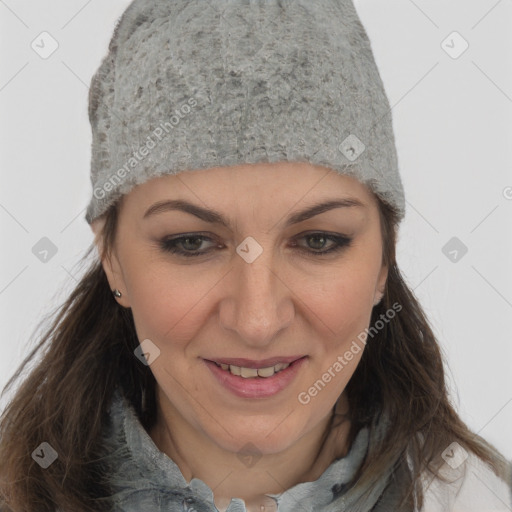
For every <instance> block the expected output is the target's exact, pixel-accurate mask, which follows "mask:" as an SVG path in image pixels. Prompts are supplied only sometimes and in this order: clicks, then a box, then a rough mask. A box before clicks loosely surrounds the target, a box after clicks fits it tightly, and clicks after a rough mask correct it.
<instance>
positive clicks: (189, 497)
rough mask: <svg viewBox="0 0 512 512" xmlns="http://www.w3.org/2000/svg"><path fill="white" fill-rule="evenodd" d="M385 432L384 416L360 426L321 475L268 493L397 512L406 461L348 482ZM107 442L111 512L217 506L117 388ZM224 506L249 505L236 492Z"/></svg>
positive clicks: (297, 501)
mask: <svg viewBox="0 0 512 512" xmlns="http://www.w3.org/2000/svg"><path fill="white" fill-rule="evenodd" d="M385 432H386V424H385V422H381V423H380V424H379V426H378V428H377V429H375V431H374V432H373V433H370V430H369V429H368V428H363V429H361V430H360V431H359V432H358V434H357V436H356V438H355V439H354V442H353V443H352V446H351V447H350V450H349V452H348V453H347V455H346V456H345V457H341V458H339V459H336V460H335V461H334V462H333V463H332V464H331V465H330V466H329V467H328V468H327V469H326V470H325V472H324V473H323V474H322V475H321V476H320V478H318V479H317V480H315V481H312V482H304V483H299V484H297V485H295V486H293V487H291V488H290V489H288V490H286V491H285V492H283V493H280V494H268V495H267V496H269V497H271V498H273V499H274V500H275V501H276V503H277V505H278V510H279V511H280V512H281V511H282V512H292V511H293V512H299V511H301V512H306V511H315V512H317V511H320V512H334V511H345V510H346V511H350V512H391V511H393V512H396V511H397V510H398V502H399V500H400V497H401V495H402V491H403V489H404V486H405V485H406V484H408V483H409V481H410V476H409V474H408V468H407V466H406V464H402V465H400V466H399V467H398V470H396V471H393V468H391V467H390V468H389V469H388V471H386V472H385V473H384V474H381V475H379V477H378V478H377V479H376V480H375V481H374V482H373V483H372V484H371V485H369V486H368V487H367V488H363V489H360V490H357V491H356V490H355V489H354V488H353V487H351V486H350V484H349V482H350V481H351V480H352V477H353V476H354V474H355V473H356V471H357V469H358V468H359V467H360V465H361V463H362V462H363V460H364V457H365V455H366V453H367V450H368V447H369V446H371V445H372V444H374V443H379V442H380V440H381V439H382V437H383V435H384V433H385ZM370 434H371V435H370ZM105 447H106V462H107V464H108V466H109V467H110V468H111V470H110V476H109V483H110V485H111V486H112V490H113V495H112V496H111V500H112V504H113V509H112V510H113V512H140V511H144V512H160V511H162V512H163V511H183V512H203V511H204V512H218V509H217V508H216V506H215V504H214V501H213V491H212V490H211V489H210V487H208V485H206V484H205V483H204V482H203V481H202V480H199V479H197V478H193V479H192V480H191V481H190V482H189V483H187V482H186V480H185V479H184V477H183V475H182V473H181V471H180V469H179V467H178V466H177V464H176V463H175V462H174V461H172V460H171V459H170V458H169V457H168V456H167V455H166V454H164V453H163V452H161V451H160V450H159V449H158V448H157V446H156V445H155V444H154V442H153V440H152V439H151V437H150V436H149V434H148V433H147V432H146V430H145V429H144V427H143V426H142V424H141V423H140V421H139V419H138V417H137V414H136V412H135V410H134V408H133V406H132V405H131V404H130V403H129V402H128V400H127V399H126V398H125V397H124V396H123V395H122V393H121V392H120V390H119V388H118V389H116V391H115V393H114V399H113V401H112V403H111V407H110V423H109V425H108V427H107V428H106V430H105ZM409 510H412V508H411V509H409ZM226 512H247V509H246V507H245V503H244V501H243V500H241V499H238V498H233V499H232V500H231V503H230V505H229V507H228V508H227V510H226Z"/></svg>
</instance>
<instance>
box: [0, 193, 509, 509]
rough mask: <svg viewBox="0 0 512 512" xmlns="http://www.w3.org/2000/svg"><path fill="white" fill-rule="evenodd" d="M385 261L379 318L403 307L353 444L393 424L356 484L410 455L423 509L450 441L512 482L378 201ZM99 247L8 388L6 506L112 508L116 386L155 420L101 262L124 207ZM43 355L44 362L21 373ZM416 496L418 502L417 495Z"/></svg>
mask: <svg viewBox="0 0 512 512" xmlns="http://www.w3.org/2000/svg"><path fill="white" fill-rule="evenodd" d="M378 203H379V214H380V223H381V232H382V239H383V262H384V263H385V264H386V265H387V266H388V279H387V283H386V289H385V294H384V297H383V299H382V301H381V302H380V303H379V304H378V305H377V306H375V307H374V309H373V312H372V317H371V325H373V324H374V323H375V321H376V320H377V319H378V318H379V317H380V315H381V314H382V313H385V312H386V311H388V310H389V308H390V307H391V305H392V304H394V303H399V304H400V305H401V306H402V309H401V311H400V313H399V314H397V315H396V316H395V317H394V318H393V320H392V321H390V322H388V323H386V324H385V326H384V328H383V329H381V330H379V331H378V332H377V333H376V334H375V336H374V338H373V339H372V341H371V342H370V341H369V342H368V345H367V347H366V349H365V350H364V352H363V356H362V359H361V361H360V363H359V365H358V367H357V369H356V371H355V373H354V375H353V376H352V378H351V380H350V381H349V383H348V385H347V388H346V392H347V396H348V399H349V405H350V418H351V430H350V433H349V442H350V443H351V442H352V440H353V439H354V437H355V435H356V434H357V432H358V431H359V430H360V429H361V428H362V427H365V426H368V427H370V428H373V427H374V426H375V418H376V417H377V416H379V415H381V414H385V415H386V416H387V417H388V418H389V419H390V421H391V425H392V428H391V429H389V431H388V432H387V434H386V437H385V438H384V439H383V441H382V443H379V444H378V445H377V446H375V447H373V448H372V449H370V450H369V452H368V454H367V456H366V458H365V460H364V463H363V465H362V466H361V468H360V469H359V470H358V472H357V474H356V476H355V478H354V482H355V485H358V486H359V485H361V486H370V487H371V485H372V482H374V481H375V480H376V479H377V478H378V476H379V475H380V474H382V472H383V471H384V470H386V468H389V467H390V465H393V467H395V468H396V464H395V462H393V461H396V460H397V457H398V460H402V462H403V460H404V458H405V457H406V454H407V453H409V454H410V457H411V459H410V462H411V464H412V465H411V468H410V473H409V475H410V478H409V479H408V481H409V482H410V485H409V484H408V485H407V489H406V491H407V492H406V493H404V499H403V503H404V504H407V503H409V504H410V503H416V504H417V506H418V507H421V506H422V503H423V493H422V489H421V486H419V485H418V482H419V476H420V474H421V473H422V472H423V471H426V472H427V473H429V472H430V473H431V475H432V476H435V475H437V474H438V470H439V467H440V466H441V464H442V462H443V461H442V458H441V453H442V452H443V450H444V449H445V448H446V447H447V446H448V445H450V444H451V443H452V442H453V441H457V442H458V443H459V444H460V445H461V446H463V447H465V449H466V450H468V451H471V452H473V453H474V454H476V455H477V456H478V457H479V458H480V459H482V460H483V461H485V462H486V463H487V464H488V465H489V466H490V467H491V468H492V470H493V471H494V472H495V473H496V474H497V475H498V476H500V477H501V478H503V479H507V478H509V474H508V471H509V469H508V463H507V461H506V460H505V458H504V457H503V456H502V455H501V454H500V453H499V452H498V451H497V450H496V449H495V448H494V447H493V446H491V445H490V444H489V443H487V442H486V441H485V440H484V439H482V438H481V437H479V436H477V435H476V434H474V433H473V432H471V431H470V430H469V429H468V427H467V426H466V425H465V424H464V423H463V422H462V421H461V419H460V418H459V416H458V415H457V413H456V412H455V410H454V407H453V406H452V404H451V403H450V400H449V398H448V392H447V387H446V383H445V371H444V364H443V357H442V353H441V350H440V347H439V344H438V342H437V341H436V338H435V336H434V333H433V331H432V329H431V327H430V325H429V322H428V320H427V318H426V316H425V314H424V312H423V310H422V308H421V306H420V304H419V302H418V300H417V299H416V297H415V296H414V294H413V292H412V291H411V290H410V289H409V288H408V286H407V285H406V283H405V282H404V280H403V278H402V276H401V274H400V271H399V269H398V267H397V265H396V260H395V245H396V231H397V226H398V223H397V215H396V212H395V211H394V210H393V208H392V207H390V206H389V205H387V204H386V203H384V202H383V201H381V200H380V199H378ZM104 215H105V217H106V219H105V224H104V226H103V230H102V232H101V233H100V235H99V236H100V237H101V239H102V241H103V245H102V251H101V254H99V255H98V253H97V251H96V247H95V245H94V244H91V246H90V247H89V249H88V250H87V252H86V254H85V255H84V257H83V258H82V260H81V263H84V262H86V261H87V260H88V259H89V257H90V256H91V253H93V252H94V255H93V256H94V258H93V261H92V262H88V263H87V265H88V266H87V267H86V271H85V272H84V274H83V277H82V278H81V280H80V282H79V283H78V284H77V286H76V287H75V288H74V290H73V291H72V293H71V294H70V296H69V297H68V298H67V300H65V302H64V303H63V304H62V305H60V306H59V307H57V308H56V309H55V311H53V312H52V313H50V315H48V317H47V318H46V319H45V320H44V321H46V320H49V319H50V318H53V320H52V321H51V324H50V326H49V327H47V328H45V330H44V332H43V334H42V336H41V338H40V340H39V342H38V343H37V345H36V346H35V348H34V349H33V350H32V352H31V353H30V354H29V355H28V356H27V358H26V359H25V360H24V361H23V362H22V363H21V365H20V367H19V368H18V369H17V371H16V372H15V374H14V375H13V376H12V377H11V379H10V380H9V381H8V383H7V385H6V386H5V388H4V390H3V392H2V395H3V394H4V393H5V392H6V391H7V390H8V389H10V388H11V387H12V385H13V383H14V382H16V381H17V380H21V383H20V384H19V386H18V389H17V390H16V392H15V393H14V394H13V397H12V399H10V401H9V403H8V405H7V407H6V408H5V410H4V411H3V413H2V416H1V417H0V461H1V464H0V509H1V510H2V511H4V510H5V511H9V512H54V511H55V510H58V509H59V508H60V509H62V510H73V512H101V511H108V510H109V499H108V498H109V495H110V490H109V485H108V468H107V467H105V466H104V465H103V463H102V456H103V455H104V450H103V444H102V431H103V427H104V425H105V424H106V421H108V406H109V404H110V401H111V399H112V393H113V390H114V388H115V387H116V386H117V385H121V387H122V389H123V392H124V394H125V396H126V397H127V399H128V400H129V402H130V403H131V404H132V405H133V407H134V409H135V411H136V413H137V416H138V417H139V419H140V421H141V423H142V425H143V426H144V428H146V429H149V428H150V427H151V426H152V425H153V423H154V422H155V419H156V398H155V379H154V377H153V374H152V373H151V370H150V369H149V367H148V366H145V365H141V364H140V362H139V361H138V359H137V358H136V357H134V354H133V351H134V350H135V348H136V347H137V346H138V344H139V340H138V338H137V334H136V331H135V325H134V321H133V316H132V312H131V309H127V308H124V307H121V306H120V305H118V303H117V302H116V301H115V300H114V298H113V297H112V292H111V290H110V287H109V283H108V281H107V278H106V275H105V272H104V270H103V267H102V265H101V260H103V258H105V257H109V255H110V253H111V249H112V247H113V245H114V242H115V237H116V227H117V224H118V215H119V203H116V204H114V205H113V206H112V207H111V208H110V209H109V210H108V211H107V212H106V213H105V214H104ZM36 354H40V355H41V359H40V361H39V362H37V364H36V365H35V367H34V368H33V369H32V370H31V371H30V372H29V373H28V375H27V376H26V377H24V378H21V375H22V372H23V370H24V368H25V367H26V366H27V364H28V363H29V362H31V361H32V360H33V359H34V358H35V356H36ZM42 442H47V443H49V444H50V445H51V446H52V447H53V448H54V449H55V451H56V452H57V454H58V458H57V459H56V460H55V462H53V463H52V464H51V465H50V466H49V467H48V468H46V469H43V468H41V467H40V466H39V465H38V464H37V463H36V462H35V460H34V459H33V458H32V456H31V454H32V453H33V452H34V450H36V448H37V447H38V446H39V445H40V444H41V443H42ZM411 500H412V501H411Z"/></svg>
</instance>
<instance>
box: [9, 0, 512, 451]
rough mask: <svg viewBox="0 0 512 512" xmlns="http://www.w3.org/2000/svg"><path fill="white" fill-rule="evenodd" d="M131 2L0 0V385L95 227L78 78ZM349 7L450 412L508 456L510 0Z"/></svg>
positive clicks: (511, 362)
mask: <svg viewBox="0 0 512 512" xmlns="http://www.w3.org/2000/svg"><path fill="white" fill-rule="evenodd" d="M128 4H129V2H128V1H126V0H109V1H108V2H106V1H100V0H89V1H86V0H65V1H64V0H53V1H51V2H50V1H45V0H38V1H27V0H24V1H22V0H0V34H1V36H0V37H1V48H0V58H1V61H0V62H1V67H0V120H1V121H0V130H1V133H0V148H1V151H0V172H1V185H0V229H1V235H2V238H1V240H2V242H1V247H2V250H1V252H0V257H1V263H0V315H1V316H0V322H1V324H0V325H1V338H0V346H1V349H2V354H3V356H2V358H0V388H2V387H3V386H4V385H5V383H6V382H7V380H8V378H9V377H10V376H11V375H12V373H13V372H14V371H15V369H16V368H17V367H18V364H19V363H20V362H21V360H22V358H23V357H25V356H26V355H27V354H28V352H29V348H31V347H32V346H34V343H35V339H34V338H33V334H34V329H35V328H36V326H37V324H38V322H40V321H41V320H42V318H43V315H44V314H47V313H49V312H50V311H51V310H52V309H53V308H55V307H56V306H57V305H58V304H59V303H60V301H61V300H64V298H65V297H66V294H67V293H68V292H69V290H70V289H71V287H72V286H73V285H74V284H75V279H76V278H77V277H78V276H79V275H80V270H79V269H78V268H77V267H76V266H75V265H76V263H77V262H78V260H79V258H80V256H81V255H82V254H83V253H84V251H85V250H86V248H87V247H88V246H89V244H90V243H92V233H91V232H90V228H89V226H88V225H87V223H86V222H85V220H84V217H83V216H84V213H85V207H86V205H87V202H88V200H89V195H90V194H91V188H90V183H89V175H88V173H89V164H90V143H91V134H90V127H89V122H88V118H87V99H88V97H87V95H88V86H89V83H90V79H91V77H92V75H93V73H94V72H95V71H96V69H97V67H98V66H99V64H100V61H101V58H102V57H103V56H104V55H105V54H106V51H107V46H108V42H109V40H110V37H111V35H112V31H113V28H114V25H115V21H116V20H117V18H118V17H119V16H120V15H121V14H122V12H123V11H124V9H125V8H126V6H127V5H128ZM356 8H357V10H358V12H359V15H360V17H361V20H362V22H363V25H364V26H365V28H366V30H367V32H368V34H369V36H370V40H371V42H372V47H373V50H374V53H375V58H376V60H377V64H378V66H379V69H380V72H381V76H382V78H383V81H384V84H385V87H386V91H387V94H388V97H389V100H390V104H391V106H392V112H393V117H394V127H395V134H396V141H397V149H398V157H399V164H400V169H401V173H402V178H403V183H404V187H405V192H406V199H407V212H406V218H405V220H404V222H403V223H402V227H401V230H400V238H399V246H398V262H399V266H400V267H401V269H402V271H403V273H404V275H405V276H406V278H407V282H408V283H409V285H410V287H411V288H412V289H413V290H414V292H415V293H416V295H417V296H418V298H419V299H420V301H421V303H422V305H423V306H424V308H425V310H426V312H427V315H428V316H429V318H430V320H431V323H432V325H433V328H434V332H435V333H436V335H437V336H438V337H439V340H440V343H441V345H442V348H443V351H444V353H445V354H446V358H447V363H448V379H449V383H450V387H451V389H452V395H453V400H454V402H455V404H456V406H457V408H458V410H459V413H460V415H461V416H462V418H463V420H464V421H466V422H467V423H468V425H469V426H470V427H471V429H473V431H475V432H478V433H480V434H481V435H483V436H484V437H485V438H486V439H488V440H489V441H491V442H492V443H494V444H495V445H496V446H497V447H498V448H499V449H500V450H501V451H502V452H503V453H504V454H505V455H506V456H507V457H508V458H509V459H512V436H511V435H510V432H511V431H512V343H511V340H512V335H511V326H512V270H511V262H512V225H511V224H512V223H511V220H512V188H511V187H512V171H511V169H512V167H511V163H512V155H511V153H512V144H511V141H512V137H511V135H512V133H511V132H512V123H511V120H512V76H511V75H512V72H511V64H510V63H511V62H512V41H511V39H512V35H511V34H512V30H510V28H511V26H512V2H510V1H509V0H499V1H496V0H479V1H475V0H472V1H468V0H457V1H449V2H448V1H447V0H428V1H427V0H415V1H412V0H388V1H386V2H383V1H382V0H359V1H357V2H356ZM43 31H48V32H49V33H50V34H51V35H52V37H53V38H55V39H56V40H57V41H58V43H59V48H58V49H57V51H56V52H55V53H54V54H53V55H51V56H50V57H49V58H48V59H42V58H41V57H40V56H39V55H38V54H36V53H35V52H34V51H33V50H32V48H31V43H32V41H33V40H34V39H36V38H37V36H39V34H40V33H41V32H43ZM453 31H457V32H459V33H460V35H461V36H462V37H463V38H464V39H465V40H466V41H467V42H468V43H469V48H468V49H467V50H466V51H465V52H464V53H463V54H462V55H461V56H460V57H458V58H457V59H454V58H452V57H450V56H449V55H448V54H447V53H446V52H445V51H444V50H443V48H442V47H441V43H442V41H443V40H445V39H446V38H447V36H448V35H449V34H451V33H452V32H453ZM452 40H453V38H452V39H448V42H447V44H449V45H452V46H454V50H457V48H460V46H458V45H459V42H458V41H457V40H453V42H451V41H452ZM507 187H509V188H507ZM454 236H455V237H457V238H459V239H460V240H461V241H462V242H463V243H464V244H465V245H466V246H467V248H468V252H467V254H465V255H464V256H463V257H462V258H460V259H459V260H458V261H457V262H452V261H450V259H448V258H447V257H446V256H445V254H443V252H442V248H443V246H444V245H445V244H446V243H447V242H448V240H450V239H451V238H452V237H454ZM42 237H48V238H49V239H50V240H51V241H52V242H53V243H54V244H55V245H56V246H57V249H58V251H57V253H56V254H55V256H54V257H53V258H51V259H50V260H49V261H48V262H46V263H43V262H41V261H40V260H39V259H38V258H36V257H35V255H34V254H33V253H32V247H33V246H34V245H35V244H36V243H37V242H38V241H39V240H40V239H41V238H42ZM5 401H6V398H5V397H4V399H3V400H2V402H1V403H2V404H5Z"/></svg>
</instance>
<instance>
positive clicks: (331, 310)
mask: <svg viewBox="0 0 512 512" xmlns="http://www.w3.org/2000/svg"><path fill="white" fill-rule="evenodd" d="M374 288H375V276H374V272H373V271H372V269H371V268H367V267H365V268H361V267H360V266H358V267H356V266H354V265H346V266H344V267H343V268H341V267H340V268H338V269H335V270H334V271H332V272H330V274H329V276H327V277H326V278H325V279H323V280H321V281H318V280H317V282H316V285H315V286H312V285H311V283H308V284H307V285H305V286H304V287H303V289H302V293H301V295H302V296H303V297H304V299H303V300H304V303H305V305H306V306H307V309H309V310H310V311H311V312H312V313H313V315H312V314H311V313H310V315H309V316H310V317H311V316H312V317H316V318H317V324H318V326H319V327H318V328H319V329H321V330H322V331H323V333H324V334H325V339H326V340H327V339H331V340H335V342H336V343H342V342H344V341H345V340H346V338H347V336H350V335H354V334H358V333H359V331H361V330H362V329H364V328H365V327H367V325H368V322H369V320H370V316H371V310H372V304H373V303H372V299H373V294H374Z"/></svg>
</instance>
